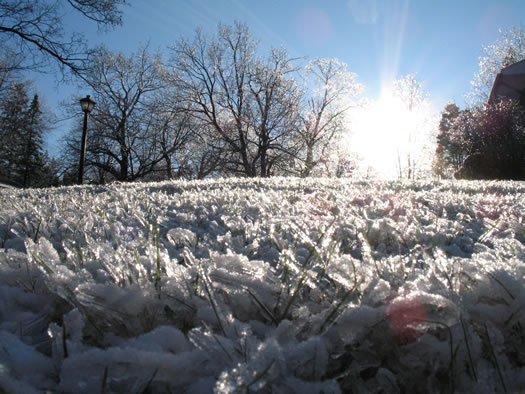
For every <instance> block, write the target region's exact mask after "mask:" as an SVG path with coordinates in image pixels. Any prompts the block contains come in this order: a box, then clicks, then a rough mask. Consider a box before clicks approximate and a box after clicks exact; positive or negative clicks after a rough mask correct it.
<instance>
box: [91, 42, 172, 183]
mask: <svg viewBox="0 0 525 394" xmlns="http://www.w3.org/2000/svg"><path fill="white" fill-rule="evenodd" d="M163 75H164V71H163V66H162V62H161V58H160V55H158V54H155V55H151V54H150V53H149V52H148V49H147V48H143V49H141V50H140V51H139V52H138V53H137V54H134V55H131V56H129V57H128V56H125V55H123V54H121V53H112V52H110V51H108V50H107V49H106V48H104V47H99V48H97V49H96V50H95V51H93V53H92V60H91V63H90V69H89V72H88V73H86V78H85V81H86V83H87V84H88V85H89V87H90V88H91V89H92V91H93V92H94V95H93V96H94V97H93V98H94V100H95V101H96V102H97V105H96V107H95V110H94V111H93V113H92V116H91V119H92V122H91V124H92V128H93V130H92V131H91V136H90V138H89V142H88V152H89V155H88V158H87V160H88V161H87V164H88V165H91V166H95V167H98V168H99V169H101V170H103V171H105V172H107V173H109V174H111V176H113V177H114V178H115V179H117V180H120V181H130V180H135V179H138V178H140V177H142V176H144V175H146V174H148V173H150V172H152V171H154V169H155V166H156V165H157V164H158V163H159V162H160V161H161V160H162V159H163V157H162V154H161V153H160V151H159V149H158V140H156V138H157V137H158V135H157V134H156V133H155V132H154V131H153V130H155V128H156V127H157V126H158V122H160V120H159V119H158V118H156V112H155V108H153V104H154V103H155V97H154V93H156V92H159V91H160V90H162V89H163V88H164V86H165V82H164V79H163ZM161 114H162V111H161ZM90 158H91V159H90Z"/></svg>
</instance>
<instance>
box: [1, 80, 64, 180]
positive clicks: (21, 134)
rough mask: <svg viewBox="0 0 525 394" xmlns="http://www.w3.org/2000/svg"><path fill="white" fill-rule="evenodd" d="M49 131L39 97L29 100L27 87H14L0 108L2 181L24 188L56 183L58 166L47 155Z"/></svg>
mask: <svg viewBox="0 0 525 394" xmlns="http://www.w3.org/2000/svg"><path fill="white" fill-rule="evenodd" d="M47 129H48V126H47V123H46V122H45V118H44V114H43V112H42V110H41V108H40V101H39V98H38V95H37V94H35V95H34V97H33V99H32V100H31V101H30V100H29V97H28V94H27V86H26V85H25V84H23V83H15V84H13V85H11V86H10V88H9V90H8V94H6V95H5V96H4V99H3V100H2V104H1V105H0V137H1V139H2V142H3V148H2V151H1V152H0V179H2V180H4V181H8V182H10V183H13V184H15V185H17V186H21V187H38V186H49V185H51V184H56V177H55V176H54V174H53V171H54V168H55V167H56V166H55V167H54V166H53V165H52V163H51V162H50V159H49V157H48V156H47V154H46V153H45V152H44V134H45V132H46V131H47Z"/></svg>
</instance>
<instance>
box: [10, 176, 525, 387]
mask: <svg viewBox="0 0 525 394" xmlns="http://www.w3.org/2000/svg"><path fill="white" fill-rule="evenodd" d="M524 389H525V183H523V182H521V183H520V182H426V183H424V182H416V183H401V182H371V181H370V182H369V181H361V182H358V181H338V180H302V179H287V178H274V179H269V180H257V179H256V180H246V179H227V180H217V181H215V180H210V181H201V182H169V183H155V184H113V185H108V186H93V187H89V186H85V187H71V188H58V189H42V190H16V189H1V190H0V392H9V393H17V392H20V393H32V392H45V391H49V392H57V393H58V392H68V393H100V392H104V393H111V392H114V393H142V392H151V393H170V392H184V393H205V392H221V393H223V392H224V393H233V392H261V393H270V392H273V393H291V392H299V393H317V392H321V391H322V392H324V393H337V392H352V393H366V392H381V390H383V391H382V392H386V393H396V392H406V393H423V392H465V393H470V392H472V393H480V392H483V393H490V392H518V391H519V390H524Z"/></svg>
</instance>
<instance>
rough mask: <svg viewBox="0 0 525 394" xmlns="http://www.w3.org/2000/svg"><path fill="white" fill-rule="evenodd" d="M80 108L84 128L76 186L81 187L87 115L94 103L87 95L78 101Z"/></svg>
mask: <svg viewBox="0 0 525 394" xmlns="http://www.w3.org/2000/svg"><path fill="white" fill-rule="evenodd" d="M80 106H81V107H82V111H84V128H83V129H82V146H81V147H80V164H79V166H78V182H77V183H78V184H79V185H82V182H83V178H84V160H85V157H86V140H87V122H88V116H89V113H90V112H91V111H92V110H93V107H94V106H95V102H94V101H93V100H91V98H90V97H89V95H87V96H86V97H84V98H83V99H80Z"/></svg>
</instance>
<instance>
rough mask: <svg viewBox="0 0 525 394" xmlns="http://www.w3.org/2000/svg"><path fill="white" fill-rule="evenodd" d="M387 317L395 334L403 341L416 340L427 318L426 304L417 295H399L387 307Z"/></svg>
mask: <svg viewBox="0 0 525 394" xmlns="http://www.w3.org/2000/svg"><path fill="white" fill-rule="evenodd" d="M387 318H388V321H389V322H390V327H391V329H392V331H393V333H394V336H395V337H396V338H397V339H398V340H400V341H402V342H408V343H410V342H414V341H415V340H416V339H417V338H418V337H419V335H421V329H420V328H419V326H420V325H421V323H422V322H424V321H425V320H426V318H427V314H426V312H425V307H424V305H423V304H422V303H421V302H420V301H419V300H418V298H417V297H398V298H396V299H394V300H393V301H392V303H391V304H390V305H389V306H388V309H387Z"/></svg>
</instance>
